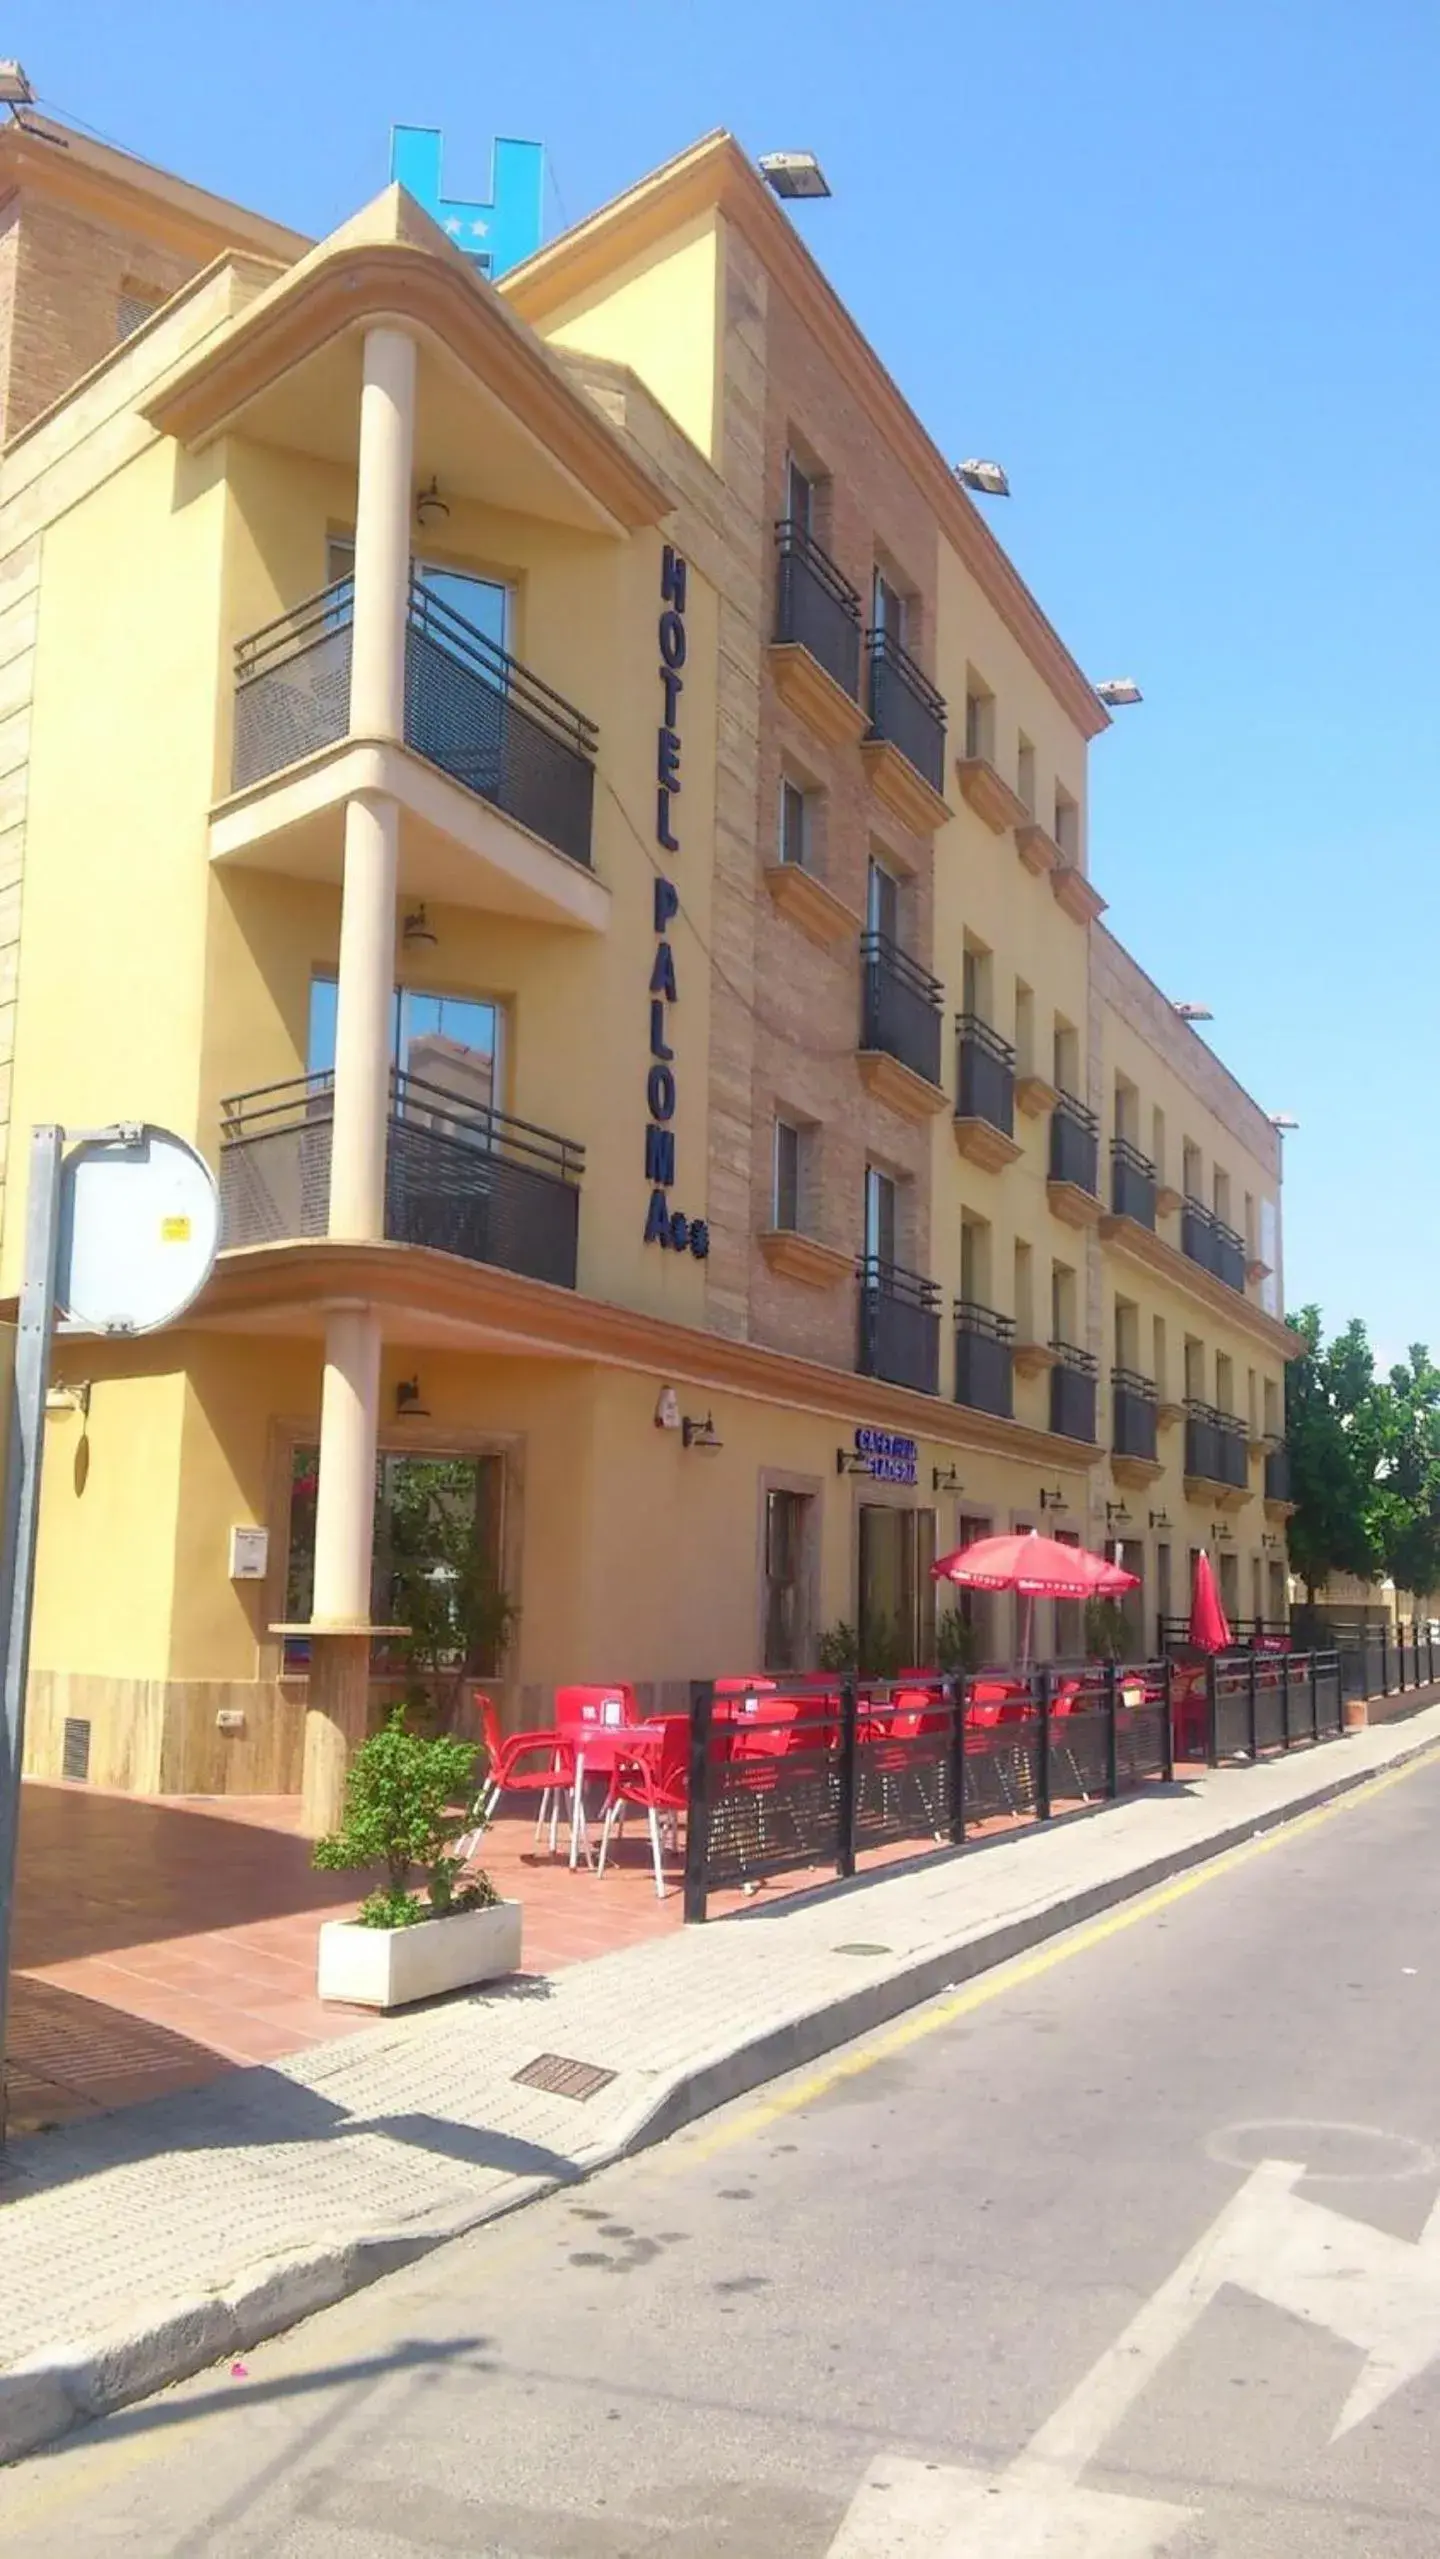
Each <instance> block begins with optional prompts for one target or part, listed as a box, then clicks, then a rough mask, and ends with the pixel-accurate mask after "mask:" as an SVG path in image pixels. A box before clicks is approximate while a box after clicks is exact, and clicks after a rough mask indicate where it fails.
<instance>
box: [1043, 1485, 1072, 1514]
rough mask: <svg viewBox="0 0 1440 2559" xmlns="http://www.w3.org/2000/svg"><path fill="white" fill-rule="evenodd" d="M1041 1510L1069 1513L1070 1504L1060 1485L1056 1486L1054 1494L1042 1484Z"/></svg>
mask: <svg viewBox="0 0 1440 2559" xmlns="http://www.w3.org/2000/svg"><path fill="white" fill-rule="evenodd" d="M1040 1508H1041V1509H1042V1511H1068V1509H1069V1508H1070V1504H1069V1503H1068V1501H1067V1500H1066V1498H1065V1495H1064V1493H1063V1492H1062V1491H1061V1489H1060V1486H1059V1485H1058V1484H1057V1485H1056V1487H1055V1490H1054V1492H1053V1493H1052V1492H1049V1491H1048V1490H1047V1489H1046V1487H1045V1486H1044V1485H1043V1484H1042V1485H1041V1487H1040Z"/></svg>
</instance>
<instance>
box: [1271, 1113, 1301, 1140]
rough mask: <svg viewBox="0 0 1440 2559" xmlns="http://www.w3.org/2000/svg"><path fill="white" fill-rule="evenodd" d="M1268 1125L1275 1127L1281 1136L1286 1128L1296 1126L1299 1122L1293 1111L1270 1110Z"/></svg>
mask: <svg viewBox="0 0 1440 2559" xmlns="http://www.w3.org/2000/svg"><path fill="white" fill-rule="evenodd" d="M1270 1125H1271V1127H1272V1128H1277V1129H1278V1130H1279V1131H1280V1134H1281V1136H1282V1137H1283V1136H1284V1134H1285V1131H1286V1130H1287V1128H1298V1127H1299V1125H1300V1123H1299V1121H1298V1120H1297V1118H1296V1117H1295V1114H1294V1112H1293V1111H1272V1112H1271V1113H1270Z"/></svg>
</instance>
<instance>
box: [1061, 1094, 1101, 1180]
mask: <svg viewBox="0 0 1440 2559" xmlns="http://www.w3.org/2000/svg"><path fill="white" fill-rule="evenodd" d="M1099 1127H1100V1123H1099V1121H1098V1120H1097V1119H1096V1117H1095V1114H1094V1112H1093V1111H1088V1110H1087V1109H1086V1107H1085V1105H1084V1103H1083V1102H1077V1101H1076V1099H1075V1096H1074V1094H1073V1093H1062V1094H1060V1096H1059V1098H1058V1099H1057V1101H1056V1104H1055V1108H1054V1110H1053V1111H1052V1113H1051V1115H1050V1179H1051V1181H1052V1182H1073V1184H1074V1185H1075V1188H1076V1189H1077V1190H1081V1191H1089V1192H1091V1193H1092V1195H1097V1196H1098V1193H1099V1189H1100V1172H1099V1159H1100V1138H1099Z"/></svg>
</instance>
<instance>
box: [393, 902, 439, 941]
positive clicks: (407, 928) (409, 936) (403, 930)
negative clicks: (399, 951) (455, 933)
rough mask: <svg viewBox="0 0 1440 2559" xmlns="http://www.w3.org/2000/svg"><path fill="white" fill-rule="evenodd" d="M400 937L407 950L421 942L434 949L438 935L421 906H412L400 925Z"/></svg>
mask: <svg viewBox="0 0 1440 2559" xmlns="http://www.w3.org/2000/svg"><path fill="white" fill-rule="evenodd" d="M400 939H401V941H402V942H403V943H404V945H405V948H406V950H407V951H413V950H415V949H416V948H417V947H418V946H419V945H420V944H422V943H428V944H429V946H430V948H431V950H433V949H434V947H435V945H436V943H437V942H438V941H439V939H440V936H439V934H438V933H437V932H436V930H435V927H434V925H433V924H432V923H431V921H430V918H429V916H428V915H427V914H426V912H425V909H424V907H423V906H412V908H411V909H410V912H409V914H408V915H407V916H406V918H405V921H404V923H403V924H402V925H401V927H400Z"/></svg>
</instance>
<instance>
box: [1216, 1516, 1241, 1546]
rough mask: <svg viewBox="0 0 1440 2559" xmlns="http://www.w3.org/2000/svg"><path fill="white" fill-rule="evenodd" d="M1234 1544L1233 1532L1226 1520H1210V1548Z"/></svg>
mask: <svg viewBox="0 0 1440 2559" xmlns="http://www.w3.org/2000/svg"><path fill="white" fill-rule="evenodd" d="M1234 1542H1235V1532H1234V1530H1233V1529H1232V1528H1231V1526H1230V1524H1229V1522H1228V1520H1223V1519H1212V1521H1211V1522H1210V1543H1211V1545H1212V1546H1233V1544H1234Z"/></svg>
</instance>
